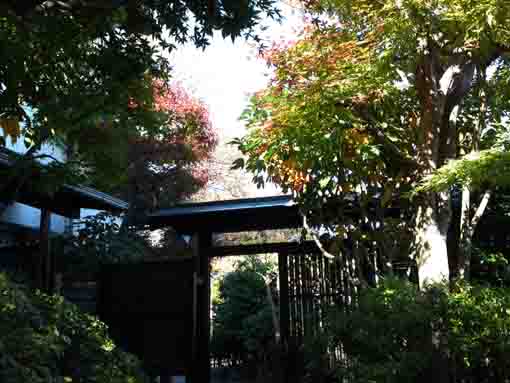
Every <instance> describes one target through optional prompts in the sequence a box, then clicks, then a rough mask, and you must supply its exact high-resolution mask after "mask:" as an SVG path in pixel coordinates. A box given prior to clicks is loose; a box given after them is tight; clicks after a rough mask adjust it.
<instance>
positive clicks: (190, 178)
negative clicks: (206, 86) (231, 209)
mask: <svg viewBox="0 0 510 383" xmlns="http://www.w3.org/2000/svg"><path fill="white" fill-rule="evenodd" d="M154 109H155V111H156V112H159V113H161V114H162V115H163V116H164V121H163V123H162V124H161V126H160V127H159V128H158V130H157V131H156V132H150V134H149V133H148V132H145V131H144V130H143V129H142V128H141V129H140V130H139V132H138V133H137V134H136V135H133V136H131V137H130V139H129V149H128V150H129V167H128V183H129V186H128V191H127V194H128V195H127V198H128V200H129V201H130V202H132V203H134V204H135V206H136V208H139V209H150V208H154V207H156V206H161V205H162V204H163V205H164V204H171V203H173V202H175V201H176V200H179V199H182V198H185V197H187V196H189V195H190V194H192V193H193V192H195V191H197V190H198V189H199V188H201V187H203V186H204V185H205V184H206V183H207V181H208V179H209V171H208V167H207V166H205V165H204V164H205V162H206V161H207V160H208V159H209V158H210V156H211V154H212V152H213V150H214V148H215V147H216V144H217V142H218V136H217V133H216V131H215V129H214V128H213V126H212V123H211V120H210V116H209V110H208V109H207V106H206V105H205V104H204V103H203V102H201V101H200V100H199V99H197V98H195V97H193V96H192V95H191V94H190V93H189V92H188V91H186V90H185V89H184V87H183V86H182V85H181V84H178V83H172V84H165V83H163V82H162V81H155V82H154Z"/></svg>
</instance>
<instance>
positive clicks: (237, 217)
mask: <svg viewBox="0 0 510 383" xmlns="http://www.w3.org/2000/svg"><path fill="white" fill-rule="evenodd" d="M302 222H303V221H302V218H301V215H300V213H299V209H298V206H297V204H296V203H295V202H294V201H293V200H292V197H291V196H276V197H261V198H246V199H237V200H230V201H228V200H227V201H214V202H201V203H182V204H178V205H176V206H175V207H171V208H168V209H160V210H157V211H155V212H153V213H151V214H149V215H147V216H146V217H145V220H144V222H143V224H144V225H146V226H147V227H149V228H151V229H158V228H163V227H172V228H174V229H175V230H176V231H177V232H179V233H183V234H191V233H196V232H214V233H228V232H242V231H251V230H269V229H289V228H296V227H301V225H302Z"/></svg>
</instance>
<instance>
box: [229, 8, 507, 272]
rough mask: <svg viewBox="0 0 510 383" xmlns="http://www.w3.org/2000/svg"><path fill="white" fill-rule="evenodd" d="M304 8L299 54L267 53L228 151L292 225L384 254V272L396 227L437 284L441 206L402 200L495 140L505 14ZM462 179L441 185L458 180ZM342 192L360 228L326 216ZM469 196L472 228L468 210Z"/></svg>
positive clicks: (443, 202) (500, 119) (502, 110)
mask: <svg viewBox="0 0 510 383" xmlns="http://www.w3.org/2000/svg"><path fill="white" fill-rule="evenodd" d="M305 3H306V7H307V9H308V11H309V12H310V13H311V14H312V15H313V20H314V21H313V23H312V24H310V25H308V26H307V27H306V28H305V30H304V32H303V34H302V36H301V37H300V38H299V39H298V41H296V42H293V43H290V44H289V43H287V44H283V45H282V44H275V45H274V46H273V48H272V49H271V50H269V51H267V52H266V55H265V57H266V59H267V60H268V63H269V64H270V65H272V66H273V68H274V75H273V78H272V81H271V83H270V85H269V86H268V87H267V88H266V89H264V90H262V91H261V92H259V93H257V94H256V95H255V96H254V97H253V99H252V102H251V104H250V106H249V108H248V109H247V110H246V112H245V113H244V118H245V119H246V120H247V122H248V124H249V126H250V132H249V133H248V135H247V136H245V137H244V138H243V139H241V140H238V141H236V142H237V144H238V145H239V147H240V149H241V150H242V151H243V152H244V153H245V154H247V155H248V159H247V162H246V167H247V168H248V169H249V170H251V171H253V172H254V173H255V174H256V178H255V179H256V180H257V181H259V182H263V181H264V178H263V177H264V176H265V175H267V178H268V179H269V180H272V181H274V182H277V183H278V184H280V185H281V186H282V187H283V188H284V190H292V191H293V192H294V193H295V195H296V196H297V197H298V199H299V200H300V201H301V202H302V203H303V204H302V206H303V212H304V213H305V214H310V215H311V216H312V218H313V217H315V220H316V222H322V223H324V222H326V223H327V222H329V223H330V224H331V225H332V226H331V228H332V230H333V231H332V233H333V235H334V236H336V238H339V239H340V240H341V241H343V239H347V238H348V237H349V238H365V239H364V240H360V244H361V245H363V243H364V246H362V247H372V248H373V245H372V244H373V243H374V241H375V242H376V243H377V246H376V247H378V248H379V249H378V253H379V254H381V253H382V254H385V256H384V257H385V258H383V260H382V261H380V263H379V266H381V265H383V267H384V265H391V261H392V259H393V260H395V259H394V258H393V256H392V255H391V254H390V253H391V252H389V251H388V249H389V248H390V249H391V248H393V249H394V248H395V247H396V246H397V245H398V246H399V247H401V246H402V245H403V243H397V242H405V241H402V239H403V238H404V237H402V236H397V237H391V240H389V241H388V238H386V234H385V230H386V229H388V228H389V227H391V229H392V230H394V229H395V223H396V224H397V226H398V225H400V226H403V223H405V226H406V227H405V228H404V227H401V228H400V229H402V230H404V231H405V232H408V233H409V230H411V231H412V233H413V236H414V237H415V238H416V240H414V241H413V243H412V245H413V246H412V247H410V248H408V249H406V250H404V253H407V254H411V255H413V254H414V257H415V260H416V261H417V263H418V267H419V269H420V280H421V281H422V282H425V281H426V280H427V279H428V280H430V281H438V280H441V279H443V278H448V277H449V271H450V270H449V264H448V256H447V246H446V233H447V231H448V228H449V226H450V223H451V209H450V202H451V201H450V195H449V193H448V192H444V191H441V190H444V188H430V187H424V188H422V189H420V193H419V194H417V195H415V198H414V199H412V200H409V199H408V198H406V197H407V196H409V195H410V192H411V191H413V190H414V189H415V188H416V187H417V185H419V184H420V182H423V180H424V178H426V177H429V178H426V179H430V177H432V175H433V174H436V173H435V172H436V171H437V170H438V169H440V168H441V167H442V166H444V165H446V166H450V168H451V167H452V166H455V165H454V163H452V164H449V163H448V161H450V160H452V159H458V158H460V157H462V156H463V155H468V154H469V153H471V152H478V151H479V150H482V149H490V148H491V147H492V146H493V144H494V142H495V140H496V139H495V137H496V136H497V135H498V134H499V133H498V132H501V131H504V130H505V129H506V127H505V126H506V120H507V115H508V110H509V108H508V106H509V105H508V100H509V99H508V90H507V88H508V82H509V80H510V78H509V77H508V68H509V66H508V60H507V53H508V52H509V51H510V34H509V32H508V30H507V28H506V25H507V23H508V21H509V19H510V5H509V4H508V2H505V1H496V0H494V1H477V2H473V1H469V0H455V1H441V0H412V1H393V0H388V1H382V2H374V1H350V0H331V1H329V0H323V1H320V0H319V1H307V2H305ZM491 153H492V152H491ZM488 155H489V153H486V152H482V153H481V154H470V156H471V157H468V158H473V156H474V157H477V156H478V157H477V158H480V159H486V158H487V156H488ZM497 156H499V158H501V157H502V156H505V154H497ZM493 157H494V155H493ZM482 163H483V161H481V162H477V166H478V165H479V164H482ZM447 164H448V165H447ZM463 164H467V162H463ZM478 169H482V168H480V167H478ZM441 172H443V173H441ZM444 172H445V169H442V170H439V173H437V174H444ZM479 173H481V172H479ZM449 174H453V173H452V172H449ZM463 174H465V173H463ZM489 174H492V173H489ZM459 175H460V174H459V173H456V174H455V175H454V176H453V178H451V179H450V180H449V181H448V182H447V183H446V184H447V185H451V184H452V183H461V182H462V181H463V180H464V181H465V180H466V177H464V179H463V178H462V177H460V176H459ZM501 176H502V177H505V175H503V174H502V175H501ZM430 190H434V191H430ZM351 192H355V194H356V196H357V197H356V198H357V200H358V208H359V209H361V216H362V217H361V220H359V221H357V223H356V222H353V221H352V219H351V218H349V217H346V215H345V214H344V211H343V210H342V207H340V208H338V209H335V210H331V204H330V202H333V203H336V204H335V206H338V203H337V202H338V201H345V200H346V197H349V194H350V193H351ZM468 193H469V194H472V197H473V198H472V201H471V203H470V207H469V209H467V212H468V213H469V214H468V215H474V214H475V210H476V205H477V204H478V201H479V200H477V199H476V198H477V195H475V194H473V190H471V189H470V190H468ZM482 202H483V200H482ZM340 205H342V204H340ZM344 205H345V204H344ZM392 206H393V207H399V208H400V211H401V214H403V216H401V217H399V218H400V219H399V220H397V222H395V221H394V220H392V219H391V217H387V216H385V211H386V208H388V207H392ZM370 209H372V210H370ZM311 213H312V214H311ZM353 231H354V232H358V234H359V235H358V236H357V237H356V235H355V234H353ZM346 232H351V234H350V235H349V236H347V235H346ZM361 232H362V233H361ZM412 251H414V253H413V252H412ZM450 256H452V257H453V258H455V257H454V256H453V255H452V254H450ZM453 263H454V264H455V262H453ZM371 267H373V268H377V267H378V265H377V264H372V266H371ZM459 267H460V266H459ZM454 271H455V270H454Z"/></svg>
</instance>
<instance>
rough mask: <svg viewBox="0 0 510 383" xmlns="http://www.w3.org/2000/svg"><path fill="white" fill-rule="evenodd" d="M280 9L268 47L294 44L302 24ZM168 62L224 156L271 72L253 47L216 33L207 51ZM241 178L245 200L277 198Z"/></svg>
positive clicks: (181, 50) (191, 51)
mask: <svg viewBox="0 0 510 383" xmlns="http://www.w3.org/2000/svg"><path fill="white" fill-rule="evenodd" d="M280 8H281V10H282V15H283V16H284V20H283V21H282V23H278V22H276V21H271V20H266V21H264V22H263V24H264V25H265V26H267V27H268V29H267V30H266V31H264V32H263V33H262V34H261V37H262V38H263V39H264V41H266V44H270V42H271V41H281V40H288V39H292V38H293V37H295V35H296V32H295V29H296V27H297V26H298V25H299V24H300V21H301V15H300V13H299V11H297V10H296V9H294V8H292V7H290V6H288V5H286V4H285V3H281V6H280ZM170 62H171V64H172V65H173V70H172V76H173V79H174V80H176V81H178V82H180V83H182V84H183V85H184V87H185V88H186V89H188V90H189V91H191V93H192V94H193V95H194V96H195V97H198V98H199V99H201V100H202V101H203V102H204V103H205V104H206V105H208V107H209V110H210V115H211V120H212V123H213V125H214V126H215V127H216V129H217V131H218V133H219V137H220V145H219V146H220V148H219V151H220V150H222V151H223V152H225V150H226V149H225V145H226V143H227V142H228V141H230V140H231V139H232V138H234V137H241V136H243V135H244V133H245V132H246V129H245V126H244V123H243V122H242V121H239V116H240V115H241V113H242V112H243V110H244V109H245V108H246V106H247V105H248V100H249V97H250V95H252V94H253V93H254V92H256V91H258V90H261V89H263V88H264V86H265V85H266V84H267V82H268V80H269V78H270V77H269V76H270V74H271V69H270V68H268V67H267V65H266V63H265V62H264V61H263V60H262V59H260V58H258V57H257V49H256V47H255V45H254V43H253V42H249V41H246V40H244V39H241V38H239V39H237V40H236V41H235V42H232V40H231V39H226V40H225V39H223V38H222V37H221V33H215V35H214V37H213V39H212V41H211V45H210V46H208V47H207V48H206V49H205V50H202V49H197V48H195V47H194V46H193V44H186V45H184V46H180V47H178V48H177V49H176V50H174V51H173V52H172V53H171V54H170ZM228 150H230V149H228ZM231 150H235V148H234V147H232V149H231ZM239 156H240V154H239ZM241 176H242V177H241V178H243V179H244V180H245V182H243V185H245V184H246V186H245V188H246V189H249V190H248V195H249V196H253V197H255V196H265V195H276V194H280V192H279V191H278V190H277V188H276V187H275V186H274V185H266V187H265V188H264V189H259V190H257V188H256V187H255V185H252V184H251V181H249V180H251V177H252V176H251V175H249V174H244V175H241ZM209 187H211V188H214V189H216V190H218V189H219V190H221V189H222V185H218V184H217V183H216V184H211V185H209ZM243 187H244V186H243ZM233 197H235V198H237V197H238V196H233Z"/></svg>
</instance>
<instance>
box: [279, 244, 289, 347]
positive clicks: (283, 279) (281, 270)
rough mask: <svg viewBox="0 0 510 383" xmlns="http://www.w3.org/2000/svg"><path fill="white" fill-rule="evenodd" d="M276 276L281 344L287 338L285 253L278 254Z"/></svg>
mask: <svg viewBox="0 0 510 383" xmlns="http://www.w3.org/2000/svg"><path fill="white" fill-rule="evenodd" d="M278 277H279V283H280V331H281V341H282V344H287V342H288V340H289V325H290V316H289V269H288V266H287V254H284V253H279V254H278Z"/></svg>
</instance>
